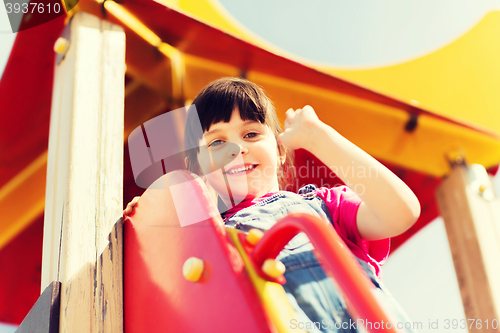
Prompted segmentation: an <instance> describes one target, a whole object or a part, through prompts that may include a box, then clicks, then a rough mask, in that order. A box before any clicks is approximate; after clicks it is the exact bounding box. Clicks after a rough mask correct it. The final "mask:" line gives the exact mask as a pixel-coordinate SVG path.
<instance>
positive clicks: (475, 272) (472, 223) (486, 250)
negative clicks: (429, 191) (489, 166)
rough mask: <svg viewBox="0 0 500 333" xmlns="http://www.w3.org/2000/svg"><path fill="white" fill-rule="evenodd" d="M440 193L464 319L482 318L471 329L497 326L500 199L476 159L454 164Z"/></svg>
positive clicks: (440, 205) (499, 273)
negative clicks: (468, 163) (470, 162)
mask: <svg viewBox="0 0 500 333" xmlns="http://www.w3.org/2000/svg"><path fill="white" fill-rule="evenodd" d="M436 194H437V200H438V205H439V209H440V211H441V215H442V217H443V219H444V224H445V226H446V233H447V235H448V241H449V243H450V248H451V253H452V257H453V263H454V265H455V271H456V274H457V279H458V285H459V287H460V294H461V296H462V302H463V305H464V311H465V316H466V320H467V319H475V320H480V321H481V324H480V325H476V323H474V324H473V325H472V327H471V329H470V331H472V332H474V331H475V332H486V331H488V332H489V331H490V330H491V331H492V332H493V330H492V327H491V325H492V320H495V319H496V323H497V324H498V321H499V320H500V279H499V276H500V200H499V199H498V197H497V196H496V195H495V192H494V189H493V185H492V183H491V180H490V178H489V177H488V174H487V173H486V170H485V169H484V167H483V166H481V165H478V164H474V165H471V166H466V165H465V164H459V165H455V166H454V167H453V168H452V171H451V173H450V174H449V175H448V177H446V179H444V181H443V183H442V184H441V185H440V187H439V188H438V190H437V193H436ZM437 274H439V272H438V273H437ZM486 321H488V322H486ZM488 323H489V329H490V330H486V327H487V325H488ZM469 324H471V323H470V322H467V326H469ZM480 326H481V328H479V327H480Z"/></svg>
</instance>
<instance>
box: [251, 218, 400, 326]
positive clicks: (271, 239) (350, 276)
mask: <svg viewBox="0 0 500 333" xmlns="http://www.w3.org/2000/svg"><path fill="white" fill-rule="evenodd" d="M300 232H304V233H306V235H307V237H309V240H310V241H311V243H312V244H313V245H314V248H315V249H316V251H317V252H318V253H319V255H320V256H321V257H320V258H321V262H322V265H323V267H324V268H325V271H329V272H331V273H332V275H333V278H334V279H335V281H336V282H337V284H338V285H339V287H340V288H341V290H342V292H343V293H344V295H345V297H346V300H347V302H348V304H349V310H350V311H351V310H353V312H354V313H351V314H352V315H353V317H354V318H356V319H363V320H364V321H363V322H368V321H369V322H372V323H374V322H378V323H382V320H383V323H387V322H390V320H389V318H388V317H387V315H386V314H385V312H384V311H383V310H382V308H381V307H380V305H379V304H378V302H377V300H376V299H375V297H374V296H373V294H372V293H371V291H370V289H373V288H374V286H373V284H372V283H371V281H370V280H369V279H368V277H367V276H366V274H365V273H364V272H362V271H361V268H360V266H359V263H357V262H356V261H355V260H354V258H353V257H352V256H353V254H352V253H351V252H350V251H349V249H348V248H347V246H346V245H345V243H344V242H343V241H342V240H341V239H340V237H339V236H338V235H337V233H336V232H335V230H334V229H333V228H332V226H331V225H330V224H327V223H325V221H324V220H321V219H320V218H318V217H316V216H313V215H310V214H303V213H300V214H299V213H293V214H290V215H287V216H286V217H284V218H283V219H281V220H280V221H279V222H278V223H276V224H275V225H274V226H273V227H272V228H271V229H269V230H268V231H266V232H265V234H264V236H263V237H262V239H261V240H260V241H259V242H258V243H257V244H256V245H255V248H254V249H253V251H252V252H251V254H250V255H251V257H252V259H253V261H254V263H255V264H256V265H257V267H262V264H263V263H264V261H265V260H266V259H274V258H276V256H277V255H278V254H279V253H280V252H281V250H283V248H284V247H285V245H286V244H288V242H289V241H290V240H291V239H292V238H293V237H295V236H296V235H297V234H298V233H300ZM351 307H352V309H351ZM369 331H370V332H375V331H380V330H377V329H373V330H369ZM384 331H386V332H394V333H396V332H398V330H396V329H395V328H385V329H384Z"/></svg>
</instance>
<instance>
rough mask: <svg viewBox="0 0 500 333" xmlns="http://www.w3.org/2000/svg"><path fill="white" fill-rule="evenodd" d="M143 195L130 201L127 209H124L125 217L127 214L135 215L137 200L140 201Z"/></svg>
mask: <svg viewBox="0 0 500 333" xmlns="http://www.w3.org/2000/svg"><path fill="white" fill-rule="evenodd" d="M140 198H141V197H135V198H133V199H132V201H130V202H129V203H128V204H127V208H125V210H124V211H123V218H124V219H125V218H126V217H127V216H132V215H134V208H135V206H137V202H139V199H140Z"/></svg>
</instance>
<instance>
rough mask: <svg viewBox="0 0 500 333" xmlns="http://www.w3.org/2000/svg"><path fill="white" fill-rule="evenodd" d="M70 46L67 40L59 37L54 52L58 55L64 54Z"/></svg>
mask: <svg viewBox="0 0 500 333" xmlns="http://www.w3.org/2000/svg"><path fill="white" fill-rule="evenodd" d="M68 44H69V42H68V40H67V39H66V38H63V37H59V38H58V39H57V40H56V42H55V44H54V52H56V53H58V54H61V53H64V51H66V48H67V47H68Z"/></svg>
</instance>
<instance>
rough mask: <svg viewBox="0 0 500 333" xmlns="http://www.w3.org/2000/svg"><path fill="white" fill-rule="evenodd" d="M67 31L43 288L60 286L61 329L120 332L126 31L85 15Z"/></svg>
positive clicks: (51, 157) (50, 171)
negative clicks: (120, 219)
mask: <svg viewBox="0 0 500 333" xmlns="http://www.w3.org/2000/svg"><path fill="white" fill-rule="evenodd" d="M68 29H69V33H68ZM63 34H64V35H66V36H69V46H68V47H67V48H66V51H63V48H59V51H60V52H65V53H64V59H63V60H62V61H60V62H59V64H58V65H57V67H56V72H55V78H54V90H53V98H52V111H51V120H50V136H49V153H48V162H47V188H46V205H45V224H44V244H43V264H42V286H41V287H42V290H44V289H45V288H46V287H47V286H48V285H49V284H50V283H51V281H60V282H61V312H60V332H85V333H88V332H113V333H115V332H118V333H120V332H123V306H122V302H123V300H122V299H123V296H122V295H123V293H122V271H121V268H122V266H121V265H122V252H121V245H122V243H121V221H119V222H116V220H117V219H118V218H119V217H120V216H121V211H122V207H123V203H122V195H123V194H122V193H123V190H122V186H123V179H122V178H123V126H124V124H123V113H124V75H125V34H124V32H123V30H122V28H120V27H118V26H115V25H112V24H111V23H109V22H105V21H102V20H100V19H98V18H97V17H94V16H92V15H89V14H86V13H78V14H76V15H75V16H74V17H73V18H72V20H71V22H70V23H69V26H67V27H66V30H65V32H64V33H63ZM59 56H61V54H60V55H59Z"/></svg>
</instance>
